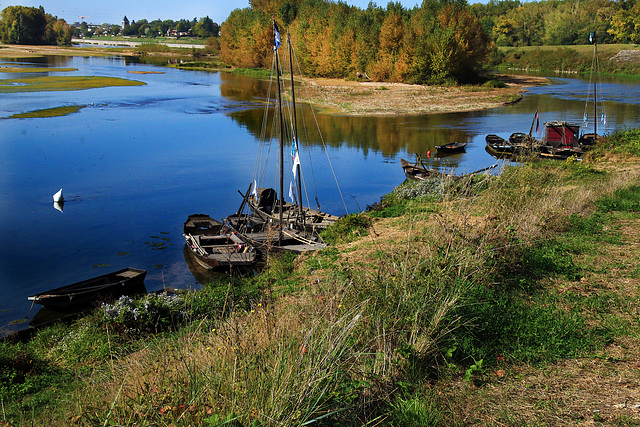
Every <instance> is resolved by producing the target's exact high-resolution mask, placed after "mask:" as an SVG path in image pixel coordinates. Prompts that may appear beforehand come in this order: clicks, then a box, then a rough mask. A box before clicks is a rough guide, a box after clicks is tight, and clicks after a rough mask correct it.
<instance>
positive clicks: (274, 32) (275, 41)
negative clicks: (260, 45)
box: [273, 21, 280, 51]
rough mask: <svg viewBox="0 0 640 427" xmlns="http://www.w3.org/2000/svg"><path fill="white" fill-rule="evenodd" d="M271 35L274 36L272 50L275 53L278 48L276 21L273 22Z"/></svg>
mask: <svg viewBox="0 0 640 427" xmlns="http://www.w3.org/2000/svg"><path fill="white" fill-rule="evenodd" d="M273 34H274V36H275V38H274V40H273V50H274V51H275V50H278V48H279V47H280V30H279V29H278V24H276V21H273Z"/></svg>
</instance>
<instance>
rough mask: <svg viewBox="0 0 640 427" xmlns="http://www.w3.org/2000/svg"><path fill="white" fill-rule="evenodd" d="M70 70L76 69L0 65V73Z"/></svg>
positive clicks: (66, 71)
mask: <svg viewBox="0 0 640 427" xmlns="http://www.w3.org/2000/svg"><path fill="white" fill-rule="evenodd" d="M71 71H78V69H77V68H54V67H15V66H14V67H0V73H68V72H71Z"/></svg>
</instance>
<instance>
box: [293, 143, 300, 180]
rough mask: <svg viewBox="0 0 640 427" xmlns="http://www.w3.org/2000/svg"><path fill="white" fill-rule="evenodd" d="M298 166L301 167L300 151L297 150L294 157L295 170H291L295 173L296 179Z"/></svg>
mask: <svg viewBox="0 0 640 427" xmlns="http://www.w3.org/2000/svg"><path fill="white" fill-rule="evenodd" d="M298 166H300V156H299V155H298V151H297V150H296V155H295V156H294V157H293V169H292V170H291V171H292V172H293V178H294V179H295V178H296V175H297V171H298Z"/></svg>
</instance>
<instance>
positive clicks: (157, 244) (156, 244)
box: [144, 232, 171, 250]
mask: <svg viewBox="0 0 640 427" xmlns="http://www.w3.org/2000/svg"><path fill="white" fill-rule="evenodd" d="M160 234H169V233H162V232H161V233H160ZM149 237H151V238H152V239H156V241H152V242H144V244H145V245H149V246H150V247H151V249H153V250H163V249H167V245H169V244H170V243H169V242H170V241H171V239H170V238H168V237H160V236H149Z"/></svg>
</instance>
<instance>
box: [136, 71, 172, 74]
mask: <svg viewBox="0 0 640 427" xmlns="http://www.w3.org/2000/svg"><path fill="white" fill-rule="evenodd" d="M127 73H131V74H164V71H127Z"/></svg>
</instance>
